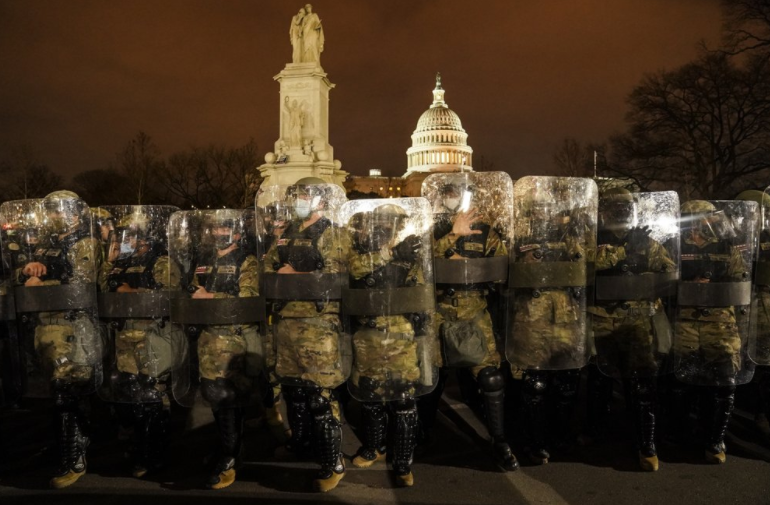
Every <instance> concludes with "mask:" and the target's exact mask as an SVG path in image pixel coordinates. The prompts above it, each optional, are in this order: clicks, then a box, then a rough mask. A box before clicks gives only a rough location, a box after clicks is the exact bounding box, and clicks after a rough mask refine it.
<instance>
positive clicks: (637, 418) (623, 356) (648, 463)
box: [588, 188, 677, 472]
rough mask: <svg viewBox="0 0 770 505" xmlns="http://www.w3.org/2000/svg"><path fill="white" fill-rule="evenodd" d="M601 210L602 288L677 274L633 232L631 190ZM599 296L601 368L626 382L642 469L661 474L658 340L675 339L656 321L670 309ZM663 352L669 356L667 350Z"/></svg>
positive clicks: (612, 195)
mask: <svg viewBox="0 0 770 505" xmlns="http://www.w3.org/2000/svg"><path fill="white" fill-rule="evenodd" d="M599 205H600V209H599V212H600V217H601V218H602V219H601V221H602V223H603V225H602V227H601V228H600V229H599V233H598V238H597V250H596V260H595V269H596V276H597V284H598V283H599V281H600V280H607V281H608V282H607V285H611V282H612V280H613V279H624V280H625V279H629V278H633V279H639V280H641V278H640V277H637V276H644V275H652V274H656V273H661V272H674V271H675V270H676V268H677V265H676V263H675V262H674V261H673V260H672V259H671V257H670V256H669V254H668V252H667V251H666V249H665V248H664V247H663V246H662V245H661V244H659V243H658V242H656V241H654V240H653V239H652V238H650V235H649V232H650V231H649V230H648V229H644V228H640V227H634V216H635V215H636V212H635V202H634V197H633V195H632V194H631V192H630V191H628V190H626V189H623V188H613V189H610V190H608V191H606V192H605V193H604V194H602V196H601V198H600V200H599ZM597 291H598V292H599V293H598V294H597V301H596V303H595V304H594V305H593V306H591V307H589V308H588V312H589V313H590V314H592V328H593V333H594V341H595V345H596V352H597V361H598V362H599V368H600V369H601V370H602V372H605V373H608V374H611V375H613V376H619V377H622V378H623V379H624V381H625V390H626V392H627V394H628V398H627V400H628V402H629V404H630V406H631V410H632V411H633V412H634V425H635V429H636V435H637V436H636V443H637V450H638V451H639V464H640V466H641V467H642V469H643V470H646V471H653V472H654V471H657V470H658V457H657V452H656V449H655V439H654V435H655V409H656V404H657V401H656V394H655V384H656V382H655V378H656V376H657V374H658V370H659V366H660V364H659V361H658V357H657V356H656V354H657V353H658V352H659V350H658V349H657V347H658V346H657V345H656V340H657V339H658V338H660V339H661V341H665V342H669V343H670V338H671V336H670V332H669V331H667V328H668V325H667V324H660V323H659V322H658V321H657V320H656V318H658V319H659V318H661V317H662V318H664V319H665V317H666V314H665V308H664V307H663V303H662V301H661V299H660V298H659V297H654V298H647V297H645V295H643V294H641V293H623V294H624V295H625V296H626V298H625V299H618V298H617V296H615V293H609V290H608V293H607V295H606V296H605V294H604V293H603V290H602V289H600V286H598V285H597ZM659 330H660V331H659ZM662 332H665V333H667V334H666V335H661V334H660V333H662ZM660 352H663V353H668V348H666V349H662V350H660ZM607 380H610V379H607Z"/></svg>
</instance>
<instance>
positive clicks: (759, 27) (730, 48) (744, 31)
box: [722, 0, 770, 57]
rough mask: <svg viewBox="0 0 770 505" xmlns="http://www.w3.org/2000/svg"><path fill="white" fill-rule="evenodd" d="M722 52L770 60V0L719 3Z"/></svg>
mask: <svg viewBox="0 0 770 505" xmlns="http://www.w3.org/2000/svg"><path fill="white" fill-rule="evenodd" d="M722 11H723V13H724V23H723V32H724V34H723V45H724V48H723V51H725V52H726V53H727V54H731V55H737V54H741V53H747V52H751V53H754V54H757V53H764V54H765V56H766V57H770V0H722Z"/></svg>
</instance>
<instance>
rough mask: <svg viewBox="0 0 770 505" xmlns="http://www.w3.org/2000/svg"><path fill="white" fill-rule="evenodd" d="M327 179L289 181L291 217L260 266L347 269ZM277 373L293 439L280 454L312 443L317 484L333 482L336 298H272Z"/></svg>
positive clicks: (338, 455) (338, 435) (338, 470)
mask: <svg viewBox="0 0 770 505" xmlns="http://www.w3.org/2000/svg"><path fill="white" fill-rule="evenodd" d="M328 189H329V188H327V187H325V182H324V181H323V180H321V179H318V178H314V177H306V178H304V179H300V180H299V181H297V183H296V185H294V186H291V187H290V188H289V190H288V191H289V193H290V194H289V198H290V199H292V200H293V203H294V213H295V216H294V219H292V221H291V222H290V223H289V225H288V226H287V227H286V229H285V230H284V232H283V234H282V235H281V237H280V238H279V239H278V240H276V241H274V242H273V245H272V246H271V248H270V250H269V251H268V252H267V255H266V257H265V265H264V268H265V274H277V275H278V280H279V281H280V276H283V275H293V274H308V273H320V274H338V273H340V272H344V263H343V261H344V256H343V255H342V254H343V253H342V250H341V249H340V241H339V238H338V237H339V236H341V235H340V233H339V230H338V229H336V228H335V226H334V225H333V223H332V222H331V221H330V220H329V219H328V218H326V217H324V211H325V210H326V206H327V204H328V197H327V190H328ZM272 312H273V316H272V317H273V332H274V343H275V349H276V362H275V374H276V376H277V377H279V379H280V380H281V383H282V394H283V396H284V398H285V399H286V409H287V414H288V417H289V426H290V428H291V439H290V440H289V441H288V442H287V444H286V446H285V447H284V448H281V450H280V451H278V452H277V453H276V455H277V456H279V457H283V456H284V455H293V456H294V457H301V456H304V455H306V454H307V453H308V452H309V451H310V449H311V448H314V449H315V453H316V455H317V457H318V461H319V463H320V465H321V470H320V472H319V473H318V475H317V477H316V479H315V480H314V483H313V485H314V488H315V489H316V490H317V491H320V492H326V491H330V490H332V489H334V488H335V487H336V486H337V484H338V483H339V481H340V480H342V478H343V477H344V476H345V465H344V463H343V459H342V452H341V443H342V429H341V423H340V413H339V406H338V404H337V402H336V400H335V399H334V397H333V393H332V389H333V388H335V387H336V386H338V385H340V384H342V383H343V382H344V381H345V379H346V375H345V373H344V371H343V370H342V367H341V365H340V334H341V331H342V324H341V321H340V317H339V313H340V304H339V302H338V301H336V300H328V301H327V300H320V299H319V300H315V301H312V300H296V301H294V300H291V301H289V300H287V301H279V302H275V303H274V304H273V308H272Z"/></svg>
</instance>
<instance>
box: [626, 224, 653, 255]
mask: <svg viewBox="0 0 770 505" xmlns="http://www.w3.org/2000/svg"><path fill="white" fill-rule="evenodd" d="M651 232H652V230H650V227H649V226H637V227H634V228H631V229H630V230H628V235H627V236H626V255H630V254H644V252H645V251H647V248H648V247H649V245H650V233H651Z"/></svg>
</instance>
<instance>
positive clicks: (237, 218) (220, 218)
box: [204, 209, 244, 250]
mask: <svg viewBox="0 0 770 505" xmlns="http://www.w3.org/2000/svg"><path fill="white" fill-rule="evenodd" d="M204 229H206V230H207V231H208V232H209V233H210V238H211V241H212V243H213V245H214V247H215V248H216V249H219V250H223V249H227V248H228V247H230V246H231V245H233V244H236V243H239V242H240V240H241V238H242V237H243V231H244V229H243V219H242V213H241V211H238V210H234V209H223V210H217V211H213V212H211V213H209V214H207V215H206V217H205V222H204Z"/></svg>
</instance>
